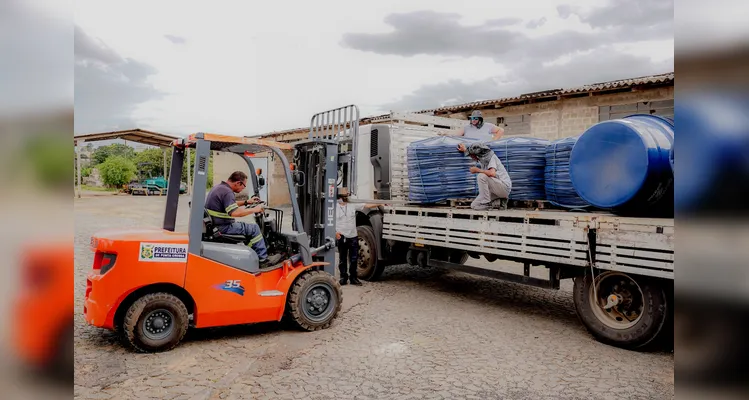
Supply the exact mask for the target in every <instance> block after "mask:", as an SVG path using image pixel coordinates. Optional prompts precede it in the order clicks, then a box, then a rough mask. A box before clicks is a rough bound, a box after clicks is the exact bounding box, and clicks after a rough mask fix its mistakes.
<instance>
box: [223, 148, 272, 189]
mask: <svg viewBox="0 0 749 400" xmlns="http://www.w3.org/2000/svg"><path fill="white" fill-rule="evenodd" d="M257 156H260V157H262V156H263V154H257ZM212 157H213V186H216V185H218V184H219V183H221V181H226V179H228V178H229V175H231V174H232V172H234V171H242V172H244V173H245V174H247V176H249V174H250V169H249V168H248V167H247V163H246V162H245V161H244V160H243V159H242V157H240V156H238V155H236V154H233V153H227V152H218V151H214V152H213V154H212ZM269 169H270V166H269ZM268 173H269V174H270V171H268ZM268 176H270V175H268ZM247 184H248V185H252V184H251V183H250V182H248V183H247ZM269 188H270V185H269ZM249 193H250V191H249V188H245V189H244V190H242V191H241V192H240V193H237V195H236V197H237V200H242V199H246V198H248V197H249ZM268 201H270V193H269V194H268Z"/></svg>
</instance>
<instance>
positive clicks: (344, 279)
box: [338, 278, 348, 286]
mask: <svg viewBox="0 0 749 400" xmlns="http://www.w3.org/2000/svg"><path fill="white" fill-rule="evenodd" d="M347 281H348V279H346V278H341V280H340V281H338V283H340V284H341V286H344V285H346V284H347V283H348V282H347Z"/></svg>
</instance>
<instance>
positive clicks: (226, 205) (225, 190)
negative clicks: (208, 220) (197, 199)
mask: <svg viewBox="0 0 749 400" xmlns="http://www.w3.org/2000/svg"><path fill="white" fill-rule="evenodd" d="M205 208H206V209H207V210H208V214H209V215H210V216H211V217H213V218H212V219H213V224H214V225H216V226H219V225H229V224H231V223H233V222H234V218H232V217H231V213H232V212H233V211H234V210H236V209H237V208H239V206H238V205H237V200H236V198H235V197H234V191H233V190H232V189H231V187H230V186H229V184H227V183H226V182H221V183H220V184H219V185H218V186H215V187H214V188H213V189H211V191H210V192H208V196H207V197H206V199H205Z"/></svg>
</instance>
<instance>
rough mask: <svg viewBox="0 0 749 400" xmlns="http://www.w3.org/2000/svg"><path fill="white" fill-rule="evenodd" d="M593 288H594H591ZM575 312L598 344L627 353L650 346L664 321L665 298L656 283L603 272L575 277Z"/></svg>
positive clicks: (611, 272) (666, 306)
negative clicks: (626, 350) (592, 275)
mask: <svg viewBox="0 0 749 400" xmlns="http://www.w3.org/2000/svg"><path fill="white" fill-rule="evenodd" d="M594 288H595V289H594ZM573 299H574V302H575V309H576V310H577V315H578V317H579V318H580V320H581V322H582V323H583V325H585V327H586V328H587V329H588V331H589V332H590V333H591V334H592V335H593V336H594V337H595V338H596V339H597V340H598V341H600V342H602V343H606V344H609V345H612V346H616V347H621V348H625V349H629V350H635V349H641V348H643V347H645V346H646V345H649V344H651V343H652V342H653V341H654V340H655V339H656V337H657V336H658V335H659V333H660V332H661V331H662V330H663V329H664V326H665V323H666V320H667V319H668V311H669V310H668V308H669V307H671V305H670V304H668V300H667V296H666V293H665V290H664V289H663V287H662V286H661V285H660V284H659V283H658V281H656V280H653V279H645V278H634V277H632V276H630V275H627V274H625V273H622V272H617V271H605V272H601V273H600V274H598V275H597V276H596V279H595V286H594V285H593V279H592V278H591V276H590V274H586V275H585V276H584V277H578V278H575V285H574V290H573Z"/></svg>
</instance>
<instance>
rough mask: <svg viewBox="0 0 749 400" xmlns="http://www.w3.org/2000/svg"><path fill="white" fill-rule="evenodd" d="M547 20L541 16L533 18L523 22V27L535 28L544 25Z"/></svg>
mask: <svg viewBox="0 0 749 400" xmlns="http://www.w3.org/2000/svg"><path fill="white" fill-rule="evenodd" d="M547 21H548V20H547V19H546V17H541V18H539V19H534V20H530V21H528V22H527V23H526V24H525V27H526V28H528V29H536V28H540V27H542V26H544V25H546V22H547Z"/></svg>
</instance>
